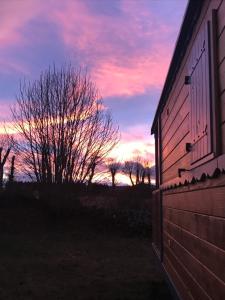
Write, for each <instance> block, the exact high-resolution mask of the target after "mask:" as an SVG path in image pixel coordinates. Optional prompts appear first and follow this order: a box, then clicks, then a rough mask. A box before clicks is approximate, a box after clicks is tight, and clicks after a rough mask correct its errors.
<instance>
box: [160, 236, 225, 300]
mask: <svg viewBox="0 0 225 300" xmlns="http://www.w3.org/2000/svg"><path fill="white" fill-rule="evenodd" d="M164 243H165V249H164V252H165V256H166V255H167V254H168V253H173V255H174V256H176V258H179V259H180V260H181V262H182V264H183V266H184V268H185V269H186V270H188V272H189V273H190V274H191V276H192V277H193V279H194V281H195V282H197V283H198V285H199V286H200V287H201V288H199V289H198V290H197V289H196V290H192V291H191V292H192V295H193V298H194V299H196V300H197V299H202V298H199V293H200V292H201V291H202V294H203V291H205V293H206V294H208V296H209V298H211V299H214V300H222V299H224V295H225V284H224V282H223V281H222V280H220V279H219V278H218V277H217V276H215V275H214V274H213V273H212V272H211V271H210V270H209V269H208V268H207V267H206V266H205V265H203V264H202V263H201V262H200V261H199V260H198V259H196V258H195V257H194V256H193V255H192V254H191V253H190V252H189V251H188V250H187V249H185V248H184V247H183V246H182V245H181V244H180V243H179V242H178V241H177V240H176V239H174V238H173V237H172V236H171V235H170V234H169V233H168V232H166V231H164ZM168 248H169V249H170V251H168ZM166 250H167V251H166ZM215 259H216V258H215ZM178 274H179V272H178ZM179 275H180V277H181V278H182V274H179ZM203 299H207V298H203Z"/></svg>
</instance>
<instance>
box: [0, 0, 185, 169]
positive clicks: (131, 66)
mask: <svg viewBox="0 0 225 300" xmlns="http://www.w3.org/2000/svg"><path fill="white" fill-rule="evenodd" d="M186 5H187V1H186V0H63V1H61V0H45V1H40V0H10V1H9V0H1V8H0V28H1V30H0V122H2V121H5V122H7V121H10V113H9V111H10V110H9V106H10V105H12V104H13V102H14V101H15V97H16V94H17V91H18V88H19V80H20V79H23V78H24V77H25V78H29V79H36V78H38V76H39V74H40V72H41V70H43V69H46V68H47V67H48V66H49V65H50V64H53V63H55V64H56V65H58V66H60V65H61V64H63V63H67V62H71V63H72V64H73V65H75V66H82V67H87V70H88V72H89V74H90V75H91V78H92V80H93V81H94V82H95V83H96V85H97V87H98V89H99V91H100V93H101V95H102V97H103V100H104V104H105V106H106V107H107V108H108V109H109V110H110V111H111V113H112V116H113V119H114V121H115V123H116V124H118V125H119V128H120V132H121V141H120V144H119V145H118V147H117V148H116V149H115V150H114V151H113V153H112V156H115V157H116V158H117V159H118V160H124V159H130V158H132V157H134V156H137V155H140V156H143V157H145V159H147V160H149V161H150V162H151V163H152V162H153V159H154V144H153V137H152V136H150V127H151V123H152V120H153V117H154V113H155V110H156V106H157V103H158V100H159V97H160V93H161V90H162V86H163V83H164V80H165V76H166V73H167V70H168V66H169V63H170V60H171V56H172V53H173V49H174V46H175V42H176V38H177V35H178V32H179V28H180V25H181V21H182V18H183V15H184V11H185V8H186ZM1 126H2V125H1ZM0 132H1V128H0Z"/></svg>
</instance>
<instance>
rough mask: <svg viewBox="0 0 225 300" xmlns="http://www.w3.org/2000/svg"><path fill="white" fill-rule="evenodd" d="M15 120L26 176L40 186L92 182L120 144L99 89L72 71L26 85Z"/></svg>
mask: <svg viewBox="0 0 225 300" xmlns="http://www.w3.org/2000/svg"><path fill="white" fill-rule="evenodd" d="M12 114H13V118H14V121H15V127H16V128H17V130H18V131H19V132H20V134H21V141H20V143H18V149H19V150H20V153H22V156H23V163H24V164H25V166H26V172H27V175H29V176H30V177H31V178H32V179H35V180H36V181H37V182H41V183H62V182H85V181H88V180H89V181H90V182H91V180H92V178H93V176H94V172H95V169H96V164H98V163H100V162H101V161H102V160H103V159H104V158H105V157H106V156H107V155H108V153H109V152H110V151H111V149H112V148H113V147H114V146H115V145H116V143H117V142H118V128H115V127H114V126H113V122H112V118H111V116H110V115H109V113H107V112H106V111H105V110H104V109H103V104H102V100H101V99H100V97H99V95H98V91H97V89H96V87H95V85H94V84H93V83H92V82H91V81H90V79H89V77H88V76H87V74H85V73H84V72H82V70H76V69H74V68H73V67H72V66H71V65H68V66H64V67H62V68H61V69H59V70H58V69H56V68H55V66H54V67H52V68H51V67H49V69H48V70H47V71H45V72H43V73H42V74H41V75H40V78H39V79H38V80H36V81H34V82H27V81H24V82H23V83H22V84H21V85H20V91H19V95H18V97H17V103H16V106H15V107H14V108H13V109H12Z"/></svg>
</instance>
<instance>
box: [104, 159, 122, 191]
mask: <svg viewBox="0 0 225 300" xmlns="http://www.w3.org/2000/svg"><path fill="white" fill-rule="evenodd" d="M107 167H108V170H109V172H110V174H111V178H112V187H115V186H116V174H117V173H118V171H119V170H120V168H121V164H120V163H119V162H116V161H115V160H114V159H109V160H108V164H107Z"/></svg>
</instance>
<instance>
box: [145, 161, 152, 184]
mask: <svg viewBox="0 0 225 300" xmlns="http://www.w3.org/2000/svg"><path fill="white" fill-rule="evenodd" d="M145 174H146V177H147V180H148V184H149V185H151V168H150V167H149V166H146V167H145Z"/></svg>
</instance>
